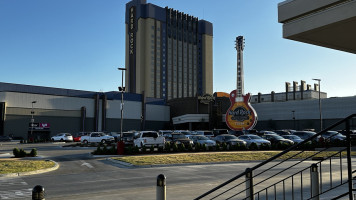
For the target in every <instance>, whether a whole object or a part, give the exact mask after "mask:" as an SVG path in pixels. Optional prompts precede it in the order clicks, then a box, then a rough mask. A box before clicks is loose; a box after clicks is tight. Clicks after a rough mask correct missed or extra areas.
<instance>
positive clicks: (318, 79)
mask: <svg viewBox="0 0 356 200" xmlns="http://www.w3.org/2000/svg"><path fill="white" fill-rule="evenodd" d="M313 80H314V81H321V79H320V78H313Z"/></svg>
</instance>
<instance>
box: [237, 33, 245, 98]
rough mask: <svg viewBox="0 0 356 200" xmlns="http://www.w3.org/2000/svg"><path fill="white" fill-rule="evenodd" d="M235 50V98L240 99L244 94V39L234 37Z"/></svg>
mask: <svg viewBox="0 0 356 200" xmlns="http://www.w3.org/2000/svg"><path fill="white" fill-rule="evenodd" d="M235 48H236V50H237V81H236V82H237V84H236V97H242V95H243V94H244V67H243V49H244V38H243V36H238V37H236V47H235Z"/></svg>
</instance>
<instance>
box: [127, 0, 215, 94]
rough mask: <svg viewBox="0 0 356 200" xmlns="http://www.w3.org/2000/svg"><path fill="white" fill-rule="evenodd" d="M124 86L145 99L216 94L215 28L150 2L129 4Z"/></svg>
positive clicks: (206, 22) (203, 21) (132, 2)
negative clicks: (214, 64)
mask: <svg viewBox="0 0 356 200" xmlns="http://www.w3.org/2000/svg"><path fill="white" fill-rule="evenodd" d="M125 16H126V19H125V22H126V32H125V33H126V34H125V35H126V44H125V45H126V58H125V59H126V60H125V65H126V66H125V67H126V79H125V80H126V87H127V91H128V92H130V93H139V94H141V93H143V92H144V94H145V96H146V97H153V98H163V99H166V100H170V99H175V98H185V97H195V96H200V95H204V94H212V93H213V25H212V23H210V22H208V21H205V20H198V18H196V17H193V16H191V15H188V14H185V13H183V12H180V11H177V10H174V9H172V8H168V7H166V8H162V7H159V6H156V5H153V4H150V3H146V0H132V1H130V2H128V3H127V4H126V15H125Z"/></svg>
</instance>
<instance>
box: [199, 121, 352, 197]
mask: <svg viewBox="0 0 356 200" xmlns="http://www.w3.org/2000/svg"><path fill="white" fill-rule="evenodd" d="M353 117H356V114H352V115H349V116H348V117H346V118H344V119H342V120H340V121H338V122H336V123H335V124H333V125H331V126H329V127H328V128H326V129H324V130H321V131H320V132H318V133H317V134H315V135H313V136H312V137H310V138H308V139H306V140H304V141H303V142H300V143H299V144H295V145H293V146H291V147H289V148H287V149H286V150H284V151H282V152H281V153H278V154H277V155H275V156H272V157H271V158H269V159H267V160H265V161H263V162H261V163H259V164H257V165H255V166H254V167H252V168H250V169H249V170H246V171H244V172H242V173H240V174H239V175H237V176H235V177H233V178H231V179H229V180H228V181H226V182H224V183H222V184H220V185H218V186H216V187H215V188H213V189H211V190H209V191H208V192H206V193H204V194H202V195H200V196H199V197H197V198H195V200H198V199H201V198H203V197H205V196H207V195H209V194H211V193H213V192H215V191H216V190H218V189H220V188H222V187H224V186H226V185H228V184H229V183H231V182H233V181H235V180H237V179H239V178H241V177H243V176H246V174H247V173H249V172H251V171H254V170H256V169H258V168H260V167H262V166H264V165H266V164H267V163H269V162H272V161H274V160H276V159H277V158H279V157H280V156H282V155H284V154H286V153H288V152H290V151H292V150H294V149H297V148H299V147H301V146H303V145H304V144H306V143H308V142H309V141H312V140H314V139H315V138H317V137H318V136H320V135H321V134H323V133H325V132H327V131H329V130H331V129H333V128H335V127H337V126H339V125H341V124H343V123H345V122H348V120H350V119H351V118H353ZM346 135H350V132H349V131H348V132H347V133H346Z"/></svg>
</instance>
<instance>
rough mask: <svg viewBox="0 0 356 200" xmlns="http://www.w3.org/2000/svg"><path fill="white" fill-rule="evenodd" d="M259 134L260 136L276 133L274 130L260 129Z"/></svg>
mask: <svg viewBox="0 0 356 200" xmlns="http://www.w3.org/2000/svg"><path fill="white" fill-rule="evenodd" d="M259 135H260V136H263V135H277V133H276V132H274V131H260V132H259Z"/></svg>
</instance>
